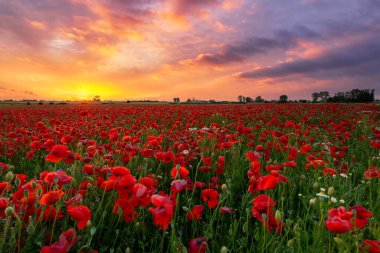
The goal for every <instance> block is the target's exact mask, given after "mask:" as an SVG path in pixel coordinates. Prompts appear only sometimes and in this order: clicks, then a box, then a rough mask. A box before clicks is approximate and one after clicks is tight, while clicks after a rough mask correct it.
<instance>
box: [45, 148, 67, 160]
mask: <svg viewBox="0 0 380 253" xmlns="http://www.w3.org/2000/svg"><path fill="white" fill-rule="evenodd" d="M68 150H69V148H68V147H67V146H64V145H54V146H53V147H52V148H51V151H50V153H49V154H48V155H47V156H46V161H49V162H53V163H56V162H59V161H61V160H62V159H63V158H65V156H66V152H67V151H68Z"/></svg>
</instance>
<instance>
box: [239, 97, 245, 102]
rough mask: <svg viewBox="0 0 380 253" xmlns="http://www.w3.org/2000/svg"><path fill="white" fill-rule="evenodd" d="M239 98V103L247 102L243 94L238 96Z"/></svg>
mask: <svg viewBox="0 0 380 253" xmlns="http://www.w3.org/2000/svg"><path fill="white" fill-rule="evenodd" d="M238 100H239V103H245V97H243V96H242V95H239V96H238Z"/></svg>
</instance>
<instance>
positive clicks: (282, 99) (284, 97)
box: [280, 95, 288, 103]
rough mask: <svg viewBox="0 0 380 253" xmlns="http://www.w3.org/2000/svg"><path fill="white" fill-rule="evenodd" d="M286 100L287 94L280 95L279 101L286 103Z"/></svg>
mask: <svg viewBox="0 0 380 253" xmlns="http://www.w3.org/2000/svg"><path fill="white" fill-rule="evenodd" d="M286 102H288V96H287V95H281V96H280V103H286Z"/></svg>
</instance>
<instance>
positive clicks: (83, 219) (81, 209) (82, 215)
mask: <svg viewBox="0 0 380 253" xmlns="http://www.w3.org/2000/svg"><path fill="white" fill-rule="evenodd" d="M67 212H68V214H69V215H70V216H71V218H73V219H74V220H76V221H77V227H78V228H79V229H83V228H85V227H86V225H87V222H88V221H89V220H90V219H91V210H90V209H89V208H88V207H87V206H68V208H67Z"/></svg>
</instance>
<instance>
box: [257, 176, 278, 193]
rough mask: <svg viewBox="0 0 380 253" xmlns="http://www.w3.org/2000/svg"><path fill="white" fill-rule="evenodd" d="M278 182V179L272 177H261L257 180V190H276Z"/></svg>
mask: <svg viewBox="0 0 380 253" xmlns="http://www.w3.org/2000/svg"><path fill="white" fill-rule="evenodd" d="M279 180H280V179H279V177H275V176H272V175H265V176H263V177H260V178H258V179H257V189H258V190H261V191H264V190H269V189H274V188H276V186H277V184H278V182H279Z"/></svg>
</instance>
